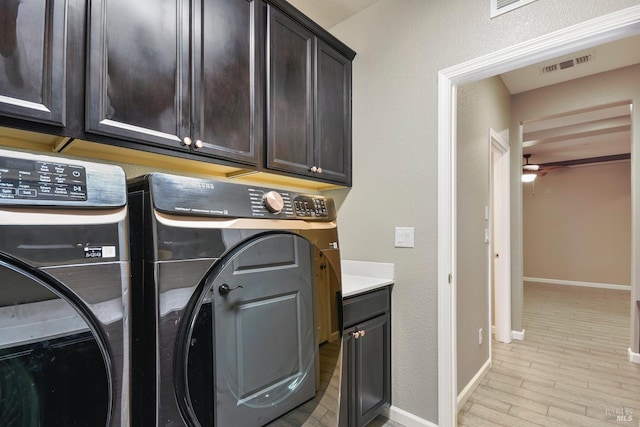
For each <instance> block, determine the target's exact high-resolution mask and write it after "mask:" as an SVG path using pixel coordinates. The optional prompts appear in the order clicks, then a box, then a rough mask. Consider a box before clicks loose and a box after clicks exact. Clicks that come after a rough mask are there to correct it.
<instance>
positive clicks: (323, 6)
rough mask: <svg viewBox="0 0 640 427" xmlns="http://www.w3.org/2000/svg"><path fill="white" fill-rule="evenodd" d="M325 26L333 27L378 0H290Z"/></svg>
mask: <svg viewBox="0 0 640 427" xmlns="http://www.w3.org/2000/svg"><path fill="white" fill-rule="evenodd" d="M288 1H289V3H291V4H292V5H293V6H295V7H296V8H298V9H299V10H300V11H301V12H302V13H304V14H305V15H307V16H308V17H309V18H311V19H313V20H314V21H316V23H318V24H319V25H320V26H321V27H323V28H331V27H333V26H335V25H336V24H338V23H340V22H342V21H344V20H345V19H347V18H349V17H351V16H352V15H355V14H356V13H358V12H360V11H362V10H364V9H366V8H367V7H369V6H371V5H372V4H374V3H375V2H377V1H378V0H288Z"/></svg>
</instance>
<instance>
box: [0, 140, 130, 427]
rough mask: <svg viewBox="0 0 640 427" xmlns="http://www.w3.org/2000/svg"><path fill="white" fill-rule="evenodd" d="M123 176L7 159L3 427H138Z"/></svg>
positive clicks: (96, 168) (0, 217)
mask: <svg viewBox="0 0 640 427" xmlns="http://www.w3.org/2000/svg"><path fill="white" fill-rule="evenodd" d="M128 253H129V245H128V228H127V206H126V179H125V175H124V172H123V171H122V169H121V168H119V167H117V166H111V165H102V164H97V163H92V162H84V161H78V160H71V159H65V158H61V157H54V156H44V155H35V154H30V153H22V152H16V151H9V150H4V149H2V150H0V397H1V398H0V424H2V425H3V426H65V427H66V426H72V425H78V426H107V427H115V426H128V425H129V421H130V419H129V326H128V292H129V273H130V270H129V258H128Z"/></svg>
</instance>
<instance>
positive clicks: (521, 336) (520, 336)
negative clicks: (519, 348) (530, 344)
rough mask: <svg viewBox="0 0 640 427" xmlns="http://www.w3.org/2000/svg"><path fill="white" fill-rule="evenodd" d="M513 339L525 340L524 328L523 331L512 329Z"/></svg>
mask: <svg viewBox="0 0 640 427" xmlns="http://www.w3.org/2000/svg"><path fill="white" fill-rule="evenodd" d="M511 339H512V340H517V341H524V329H523V330H521V331H511Z"/></svg>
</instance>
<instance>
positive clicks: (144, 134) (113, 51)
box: [86, 0, 191, 147]
mask: <svg viewBox="0 0 640 427" xmlns="http://www.w3.org/2000/svg"><path fill="white" fill-rule="evenodd" d="M90 4H91V6H90V17H89V30H88V33H89V44H88V52H87V54H88V61H89V66H88V75H87V86H88V87H87V105H86V108H87V111H86V114H87V121H86V127H87V131H90V132H96V133H100V134H104V135H109V136H116V137H119V138H122V139H129V140H134V141H143V142H147V143H152V144H160V145H165V146H167V145H168V146H173V147H179V146H180V145H181V142H182V141H183V138H184V137H186V136H190V129H189V123H190V116H189V114H190V110H189V99H190V93H189V92H190V90H189V89H190V88H189V82H190V78H191V76H190V60H189V40H190V39H189V34H190V27H191V23H190V21H191V18H190V10H189V2H188V0H136V1H131V0H94V1H91V2H90Z"/></svg>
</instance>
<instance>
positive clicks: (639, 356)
mask: <svg viewBox="0 0 640 427" xmlns="http://www.w3.org/2000/svg"><path fill="white" fill-rule="evenodd" d="M627 350H628V351H629V362H631V363H638V364H640V353H634V352H633V351H631V349H630V348H628V349H627Z"/></svg>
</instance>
